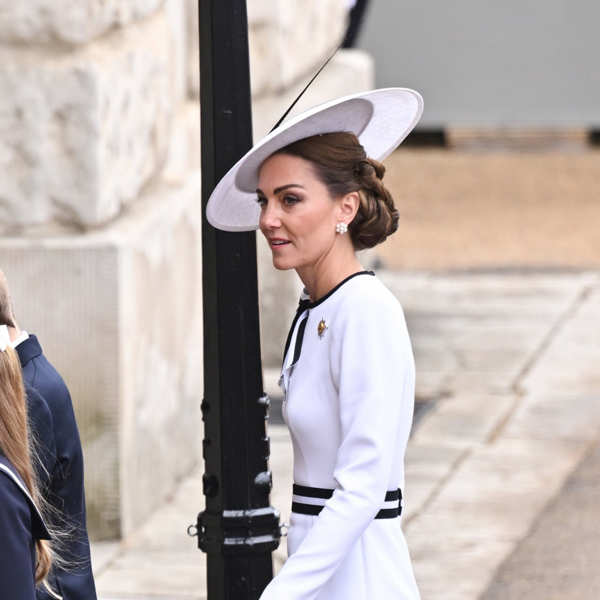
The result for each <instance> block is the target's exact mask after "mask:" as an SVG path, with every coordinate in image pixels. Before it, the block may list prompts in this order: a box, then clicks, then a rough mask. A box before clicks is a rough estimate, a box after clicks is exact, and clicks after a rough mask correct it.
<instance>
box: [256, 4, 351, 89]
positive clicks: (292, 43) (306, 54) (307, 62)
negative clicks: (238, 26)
mask: <svg viewBox="0 0 600 600" xmlns="http://www.w3.org/2000/svg"><path fill="white" fill-rule="evenodd" d="M259 4H261V3H259ZM251 15H252V17H253V20H252V21H251V27H250V31H249V47H250V65H251V81H252V94H253V95H254V96H256V97H258V96H261V95H263V94H266V93H273V92H279V91H282V90H285V89H286V88H288V87H289V86H290V85H292V84H293V83H296V82H297V81H298V80H299V79H300V78H302V77H304V76H305V75H308V74H310V73H311V72H312V71H315V70H316V68H317V67H318V66H320V65H321V64H322V63H323V62H324V60H325V59H326V58H327V57H328V56H329V55H330V54H331V53H332V52H333V51H334V50H335V48H337V47H338V46H339V44H340V43H341V41H342V39H343V37H344V34H345V32H346V26H347V16H348V2H346V1H345V0H322V1H321V2H310V3H307V2H299V1H295V2H290V1H289V0H278V1H277V2H275V3H273V10H272V11H267V10H265V8H262V9H261V8H257V10H254V11H251Z"/></svg>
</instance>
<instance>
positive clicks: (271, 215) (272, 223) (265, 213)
mask: <svg viewBox="0 0 600 600" xmlns="http://www.w3.org/2000/svg"><path fill="white" fill-rule="evenodd" d="M259 224H260V228H261V229H276V228H277V227H280V226H281V219H280V218H279V212H278V210H277V207H276V206H275V203H274V202H267V203H266V204H264V205H263V207H262V209H261V212H260V223H259Z"/></svg>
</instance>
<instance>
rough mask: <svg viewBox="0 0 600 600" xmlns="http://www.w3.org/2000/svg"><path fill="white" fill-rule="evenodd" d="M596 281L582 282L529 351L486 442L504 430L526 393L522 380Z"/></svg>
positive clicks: (578, 307)
mask: <svg viewBox="0 0 600 600" xmlns="http://www.w3.org/2000/svg"><path fill="white" fill-rule="evenodd" d="M595 287H596V282H595V281H593V282H590V283H587V284H584V286H583V287H582V288H581V290H580V291H579V293H578V294H577V295H576V296H575V298H574V299H573V300H572V302H571V303H570V304H569V306H568V307H567V308H566V309H565V310H564V311H563V312H562V313H561V314H560V315H559V316H558V318H557V319H556V321H555V322H554V323H553V325H552V326H551V327H550V329H549V330H548V332H547V333H546V335H545V336H544V338H543V339H542V340H541V342H540V343H539V344H538V346H537V348H536V349H535V350H534V351H533V352H532V353H531V356H530V357H529V358H528V359H527V360H526V361H525V364H524V365H523V367H522V368H521V369H520V371H519V372H518V373H517V375H516V377H515V379H514V380H513V382H512V384H511V385H510V389H511V391H512V392H513V393H514V395H515V400H514V402H513V403H512V404H511V405H510V407H509V408H508V410H507V411H506V413H505V414H504V416H503V417H502V418H501V419H500V421H499V422H498V423H497V425H496V426H495V427H494V429H493V430H492V431H491V432H490V434H489V435H488V437H487V439H486V440H485V443H486V444H493V443H494V442H495V441H496V440H497V439H498V437H499V436H500V435H501V434H502V432H503V431H504V429H505V427H506V425H507V424H508V422H509V421H510V419H511V418H512V416H513V415H514V414H515V412H516V410H517V408H518V407H519V405H520V404H521V400H522V399H523V398H524V397H525V396H526V395H527V391H526V390H525V389H524V388H523V385H522V384H523V380H524V379H525V377H527V375H528V374H529V373H530V372H531V371H532V369H533V368H534V367H535V365H536V364H538V362H539V361H540V359H541V358H542V356H543V355H544V354H545V353H546V351H547V350H548V348H549V347H550V345H551V344H552V342H553V341H554V340H555V339H556V337H557V336H558V334H559V333H560V332H561V331H562V330H563V329H564V327H565V325H566V324H567V323H568V322H569V321H570V320H571V319H572V318H573V317H574V316H575V314H576V313H577V311H578V310H579V309H580V308H581V306H582V305H583V304H584V303H585V301H586V300H587V299H588V297H589V296H590V294H591V293H592V291H593V290H594V288H595Z"/></svg>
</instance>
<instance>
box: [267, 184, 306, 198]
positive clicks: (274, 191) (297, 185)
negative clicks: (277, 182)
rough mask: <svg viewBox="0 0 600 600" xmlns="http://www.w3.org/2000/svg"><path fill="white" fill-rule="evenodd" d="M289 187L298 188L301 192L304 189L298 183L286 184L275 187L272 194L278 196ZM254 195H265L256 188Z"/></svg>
mask: <svg viewBox="0 0 600 600" xmlns="http://www.w3.org/2000/svg"><path fill="white" fill-rule="evenodd" d="M291 187H299V188H302V189H303V190H304V189H306V188H305V187H304V186H303V185H300V184H299V183H287V184H286V185H281V186H279V187H276V188H275V189H274V190H273V193H274V194H279V192H283V190H287V189H288V188H291ZM256 193H257V194H262V195H263V196H264V195H265V193H264V192H263V191H262V190H261V189H260V188H256Z"/></svg>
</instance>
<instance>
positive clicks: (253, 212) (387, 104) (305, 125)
mask: <svg viewBox="0 0 600 600" xmlns="http://www.w3.org/2000/svg"><path fill="white" fill-rule="evenodd" d="M422 113H423V98H422V97H421V94H419V93H418V92H415V91H414V90H410V89H408V88H384V89H379V90H371V91H369V92H363V93H361V94H353V95H351V96H344V97H343V98H338V99H336V100H332V101H330V102H326V103H324V104H320V105H319V106H315V107H314V108H311V109H310V110H307V111H305V112H303V113H301V114H299V115H297V116H295V117H293V118H291V119H290V120H289V121H287V122H285V123H283V124H282V125H280V126H279V127H277V129H275V130H273V131H272V132H271V133H269V135H267V136H266V137H264V138H263V139H262V140H260V142H258V143H257V144H256V145H254V146H253V147H252V148H251V149H250V150H249V151H248V152H247V153H246V154H245V155H244V156H243V157H242V158H240V160H239V161H238V162H237V163H235V165H233V167H231V169H229V171H228V172H227V173H226V174H225V176H224V177H223V179H221V181H219V183H218V184H217V186H216V187H215V189H214V190H213V193H212V194H211V195H210V198H209V199H208V204H207V207H206V218H207V219H208V222H209V223H210V224H211V225H213V227H216V228H217V229H222V230H224V231H252V230H253V229H258V220H259V217H260V206H259V204H258V202H257V201H256V188H257V185H258V171H259V169H260V166H261V165H262V163H263V161H264V160H265V159H267V158H268V157H269V156H271V154H273V153H274V152H276V151H277V150H281V149H282V148H284V147H285V146H287V145H288V144H291V143H292V142H297V141H298V140H301V139H304V138H307V137H310V136H313V135H317V134H320V133H335V132H338V131H347V132H351V133H354V134H355V135H356V136H357V137H358V140H359V142H360V143H361V145H362V146H363V148H364V149H365V152H366V153H367V156H368V157H369V158H374V159H375V160H379V161H381V160H383V159H384V158H385V157H386V156H388V155H389V154H390V153H391V152H392V151H393V150H394V149H395V148H396V147H397V146H398V145H399V144H401V143H402V141H403V140H404V138H405V137H406V136H407V135H408V134H409V133H410V132H411V130H412V129H413V127H414V126H415V125H416V124H417V122H418V121H419V119H420V118H421V114H422Z"/></svg>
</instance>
